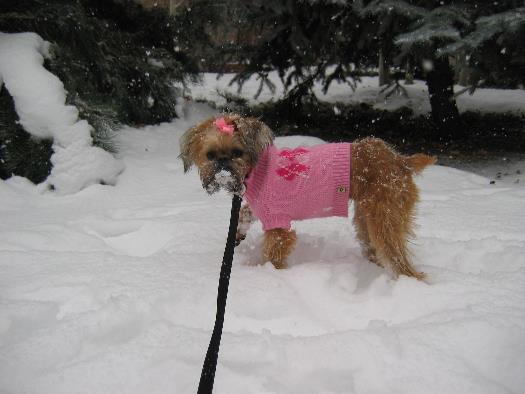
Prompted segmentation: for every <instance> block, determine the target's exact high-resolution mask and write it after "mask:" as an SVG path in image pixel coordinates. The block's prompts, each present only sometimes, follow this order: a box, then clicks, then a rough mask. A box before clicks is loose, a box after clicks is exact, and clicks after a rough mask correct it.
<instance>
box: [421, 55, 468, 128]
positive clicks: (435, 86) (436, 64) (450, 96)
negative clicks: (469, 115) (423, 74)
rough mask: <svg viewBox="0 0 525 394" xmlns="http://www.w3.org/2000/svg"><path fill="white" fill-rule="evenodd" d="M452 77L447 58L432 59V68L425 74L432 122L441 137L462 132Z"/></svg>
mask: <svg viewBox="0 0 525 394" xmlns="http://www.w3.org/2000/svg"><path fill="white" fill-rule="evenodd" d="M453 77H454V75H453V73H452V69H451V68H450V65H449V63H448V58H447V57H440V58H436V59H433V67H432V69H431V70H429V71H428V72H427V86H428V94H429V96H430V107H431V109H432V120H433V121H434V123H435V124H436V126H437V127H438V130H439V132H440V134H441V135H442V137H452V136H458V134H459V133H461V132H462V128H461V125H460V118H459V111H458V107H457V105H456V99H455V98H454V78H453Z"/></svg>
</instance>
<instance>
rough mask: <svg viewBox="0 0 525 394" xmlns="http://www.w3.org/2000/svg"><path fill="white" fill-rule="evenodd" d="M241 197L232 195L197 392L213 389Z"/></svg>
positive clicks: (205, 393) (203, 393)
mask: <svg viewBox="0 0 525 394" xmlns="http://www.w3.org/2000/svg"><path fill="white" fill-rule="evenodd" d="M241 202H242V198H241V197H239V196H238V195H236V194H235V195H234V196H233V200H232V211H231V216H230V228H229V230H228V239H227V240H226V248H225V249H224V256H223V258H222V266H221V274H220V277H219V289H218V291H217V314H216V315H215V325H214V326H213V333H212V334H211V339H210V344H209V346H208V351H207V352H206V357H205V358H204V364H203V365H202V372H201V380H200V381H199V388H198V390H197V393H198V394H208V393H211V392H212V391H213V382H214V379H215V368H216V367H217V357H218V356H219V347H220V345H221V335H222V325H223V323H224V311H225V309H226V299H227V298H228V285H229V283H230V273H231V270H232V261H233V252H234V248H235V234H236V232H237V224H238V223H239V210H240V208H241Z"/></svg>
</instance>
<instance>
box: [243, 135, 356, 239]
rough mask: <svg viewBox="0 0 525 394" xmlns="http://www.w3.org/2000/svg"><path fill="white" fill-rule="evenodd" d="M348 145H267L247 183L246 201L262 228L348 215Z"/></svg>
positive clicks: (280, 226) (287, 226)
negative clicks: (295, 146) (295, 221)
mask: <svg viewBox="0 0 525 394" xmlns="http://www.w3.org/2000/svg"><path fill="white" fill-rule="evenodd" d="M350 151H351V144H348V143H340V144H324V145H317V146H313V147H299V148H296V149H278V148H276V147H275V146H270V147H269V148H268V149H266V151H264V152H263V153H262V155H261V156H260V157H259V160H258V161H257V164H256V166H255V167H254V168H253V169H252V171H251V172H250V174H249V176H248V177H247V178H246V180H245V185H246V193H245V195H244V196H245V198H246V200H247V201H248V203H249V204H250V207H251V209H252V211H253V212H254V213H255V215H256V216H257V218H258V219H259V220H260V221H261V222H262V225H263V229H264V230H265V231H266V230H272V229H275V228H282V229H290V227H291V221H292V220H303V219H312V218H322V217H327V216H348V198H349V194H350V154H351V152H350Z"/></svg>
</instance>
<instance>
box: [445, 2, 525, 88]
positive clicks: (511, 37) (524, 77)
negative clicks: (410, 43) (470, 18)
mask: <svg viewBox="0 0 525 394" xmlns="http://www.w3.org/2000/svg"><path fill="white" fill-rule="evenodd" d="M514 3H515V2H506V3H505V2H504V4H501V5H500V7H499V8H500V10H499V11H500V12H496V13H493V14H487V13H486V10H485V12H483V13H480V15H479V16H478V18H477V19H476V21H475V26H474V27H473V29H472V30H471V31H470V32H469V33H468V34H466V35H465V36H464V37H463V38H462V39H460V40H458V41H456V42H454V43H453V44H451V45H448V46H446V47H444V48H442V49H441V52H442V53H443V54H445V55H456V56H464V57H465V58H466V60H467V62H466V67H468V68H469V69H470V70H471V73H470V74H471V78H470V81H468V83H469V84H470V85H471V87H472V88H475V87H476V86H477V85H478V84H479V83H481V82H482V83H483V85H485V86H498V87H507V88H516V87H518V86H520V85H521V86H523V85H525V48H524V47H523V45H522V43H523V42H524V41H525V7H523V6H522V7H516V8H512V7H513V6H514V5H515V4H514ZM522 5H523V3H522ZM480 8H481V7H480ZM501 8H507V9H506V10H501Z"/></svg>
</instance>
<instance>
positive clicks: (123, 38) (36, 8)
mask: <svg viewBox="0 0 525 394" xmlns="http://www.w3.org/2000/svg"><path fill="white" fill-rule="evenodd" d="M196 3H197V5H196V7H195V9H196V10H199V11H202V8H203V7H202V6H200V5H201V4H203V3H204V2H203V1H200V2H196ZM200 28H201V26H199V24H198V22H195V23H194V21H193V20H192V15H191V13H190V12H189V11H186V12H183V13H182V14H181V15H180V16H179V18H178V19H174V18H171V17H170V16H168V15H167V13H166V12H165V11H164V10H161V9H152V10H144V9H143V8H142V7H141V6H140V5H138V4H136V3H135V2H133V1H130V0H3V1H2V2H1V4H0V31H4V32H22V31H32V32H36V33H38V34H39V35H40V36H42V37H43V38H44V39H45V40H47V41H49V42H51V43H52V55H53V56H52V59H50V60H47V61H46V63H45V66H46V67H47V68H48V69H49V70H50V71H51V72H52V73H53V74H55V75H57V76H58V77H59V78H60V80H61V81H62V82H63V83H64V86H65V88H66V90H67V92H68V95H67V104H71V105H74V106H76V107H77V108H78V109H79V112H80V117H81V118H84V119H86V120H88V122H89V123H90V124H91V125H92V126H93V127H94V131H93V133H94V134H93V139H94V142H95V143H97V144H98V145H100V146H102V147H103V148H106V149H108V150H114V149H115V146H114V143H112V138H111V137H112V134H113V133H114V130H115V128H116V126H117V125H118V124H120V123H126V124H129V123H134V124H142V123H158V122H161V121H167V120H170V119H172V118H174V117H176V116H177V114H176V111H175V108H176V100H177V97H178V95H179V92H178V91H177V88H176V87H175V83H178V84H179V85H182V86H184V84H186V83H187V82H189V81H194V80H196V78H197V76H198V64H197V62H196V61H194V60H192V58H191V57H190V56H188V49H189V48H191V46H192V44H196V45H197V43H199V42H204V41H205V40H206V35H203V34H202V33H201V30H200ZM197 31H199V32H198V34H196V32H197ZM7 112H9V108H8V107H4V108H2V111H1V113H0V116H2V114H5V113H7ZM13 119H14V116H13V115H9V116H6V115H4V116H3V119H2V123H3V124H4V125H8V126H5V128H4V129H3V132H2V138H7V139H9V140H10V141H15V140H17V139H15V135H16V133H19V130H18V128H17V127H16V125H15V124H13V121H12V120H13ZM4 141H5V140H4ZM2 142H3V141H2ZM35 143H37V144H38V142H35ZM43 144H44V145H45V146H47V145H48V142H43ZM1 145H2V146H6V144H5V143H2V144H1ZM25 149H27V145H25V144H13V143H12V144H9V148H4V149H3V150H2V151H0V152H1V153H2V158H1V159H2V161H0V166H5V168H4V169H3V173H4V174H2V176H6V174H7V176H9V175H10V173H11V172H12V171H7V168H10V169H18V170H17V171H15V173H20V174H23V173H39V174H42V173H44V172H45V171H33V170H30V169H29V167H31V166H42V161H41V160H39V161H38V162H35V161H32V160H31V158H30V157H26V159H25V161H24V164H23V165H22V164H21V163H17V164H16V165H15V163H14V162H12V163H10V162H9V161H10V159H9V158H14V157H24V150H25ZM15 151H17V152H16V154H15ZM24 166H26V167H27V170H22V167H24ZM48 166H49V164H46V165H45V166H44V167H46V168H47V167H48ZM44 167H42V168H44ZM32 180H34V181H35V182H38V181H41V180H42V179H41V176H39V177H33V178H32Z"/></svg>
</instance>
